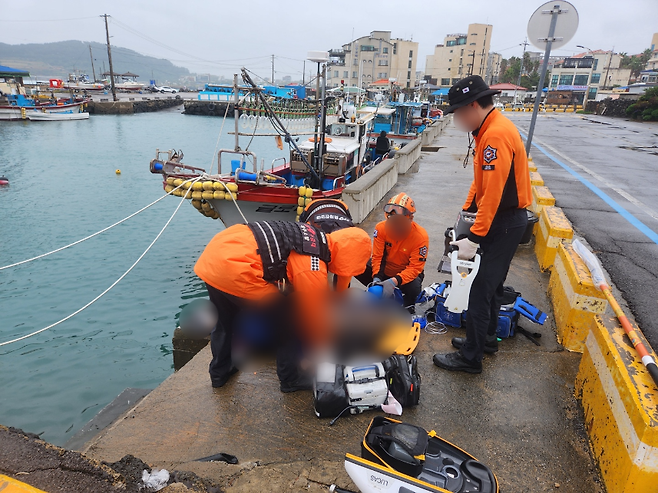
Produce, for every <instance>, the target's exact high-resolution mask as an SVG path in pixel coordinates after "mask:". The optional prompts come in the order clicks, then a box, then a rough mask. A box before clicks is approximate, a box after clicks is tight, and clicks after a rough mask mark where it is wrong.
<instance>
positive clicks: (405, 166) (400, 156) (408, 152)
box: [393, 138, 422, 175]
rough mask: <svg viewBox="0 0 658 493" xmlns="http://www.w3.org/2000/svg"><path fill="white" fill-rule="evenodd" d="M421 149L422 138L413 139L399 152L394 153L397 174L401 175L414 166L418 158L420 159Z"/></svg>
mask: <svg viewBox="0 0 658 493" xmlns="http://www.w3.org/2000/svg"><path fill="white" fill-rule="evenodd" d="M421 148H422V138H421V139H415V140H412V141H411V142H409V143H408V144H407V145H406V146H404V147H403V148H402V149H400V150H399V151H396V152H395V157H394V158H393V159H394V160H395V161H396V163H397V167H398V173H399V174H401V175H403V174H404V173H406V172H407V171H409V169H411V167H412V166H413V165H414V163H415V162H416V161H418V158H420V151H421Z"/></svg>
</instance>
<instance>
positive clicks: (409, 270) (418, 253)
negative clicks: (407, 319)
mask: <svg viewBox="0 0 658 493" xmlns="http://www.w3.org/2000/svg"><path fill="white" fill-rule="evenodd" d="M384 213H385V214H386V219H385V220H384V221H381V222H379V223H378V224H377V226H375V232H374V238H373V253H372V260H371V262H369V263H368V266H367V267H366V270H365V272H363V274H361V275H359V276H356V278H357V279H358V280H359V281H360V282H361V283H362V284H363V285H365V286H367V285H368V284H370V283H376V284H381V285H382V287H383V288H384V296H386V297H388V296H393V292H394V290H395V288H396V287H397V288H400V291H402V296H403V299H404V306H405V307H407V308H408V309H409V311H410V312H413V309H414V305H415V303H416V299H417V298H418V295H419V294H420V291H421V289H422V284H423V278H424V277H425V262H426V261H427V252H428V248H429V236H428V235H427V231H425V229H424V228H423V227H422V226H420V225H419V224H418V223H416V222H415V221H414V214H415V213H416V205H415V204H414V201H413V200H412V199H411V197H409V196H408V195H407V194H406V193H399V194H397V195H395V196H394V197H392V198H391V199H390V200H389V201H388V203H387V204H386V205H385V206H384Z"/></svg>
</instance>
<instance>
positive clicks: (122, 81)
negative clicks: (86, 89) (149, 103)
mask: <svg viewBox="0 0 658 493" xmlns="http://www.w3.org/2000/svg"><path fill="white" fill-rule="evenodd" d="M102 76H103V77H110V73H109V72H104V73H103V74H102ZM138 77H139V75H137V74H133V73H131V72H126V73H125V74H114V87H115V88H116V89H117V90H118V91H126V92H137V91H141V90H142V89H144V88H145V87H146V86H145V84H143V83H141V82H137V78H138Z"/></svg>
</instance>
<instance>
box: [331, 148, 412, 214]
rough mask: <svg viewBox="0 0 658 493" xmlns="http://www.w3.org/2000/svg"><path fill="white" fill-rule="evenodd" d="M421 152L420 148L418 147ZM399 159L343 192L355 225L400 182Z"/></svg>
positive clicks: (390, 161) (370, 172) (361, 179)
mask: <svg viewBox="0 0 658 493" xmlns="http://www.w3.org/2000/svg"><path fill="white" fill-rule="evenodd" d="M418 151H419V152H420V146H419V147H418ZM397 163H398V161H397V159H385V160H384V161H382V163H381V164H378V165H377V166H375V167H374V168H373V169H372V170H371V171H369V172H368V173H367V174H365V175H363V176H362V177H361V178H359V180H357V181H355V182H354V183H350V184H349V185H347V187H345V190H344V191H343V197H342V200H343V201H344V202H345V203H346V204H347V206H348V207H349V208H350V213H351V214H352V219H353V220H354V222H355V223H357V224H358V223H360V222H361V221H363V220H364V219H365V218H366V217H367V216H368V214H370V212H371V211H372V210H373V209H374V208H375V206H376V205H377V204H378V203H379V201H380V200H381V199H382V198H384V195H386V193H387V192H388V191H389V190H390V189H391V188H393V186H394V185H395V184H396V183H397V181H398V166H397Z"/></svg>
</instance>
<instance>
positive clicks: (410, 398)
mask: <svg viewBox="0 0 658 493" xmlns="http://www.w3.org/2000/svg"><path fill="white" fill-rule="evenodd" d="M383 364H384V370H386V383H387V384H388V389H389V390H390V391H391V394H393V397H395V398H396V399H397V401H398V402H399V403H400V404H401V405H402V407H413V406H416V405H417V404H418V401H419V400H420V373H418V362H417V360H416V356H414V355H413V354H410V355H409V356H405V355H403V354H394V355H393V356H391V357H390V358H388V359H387V360H385V361H384V363H383Z"/></svg>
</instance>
